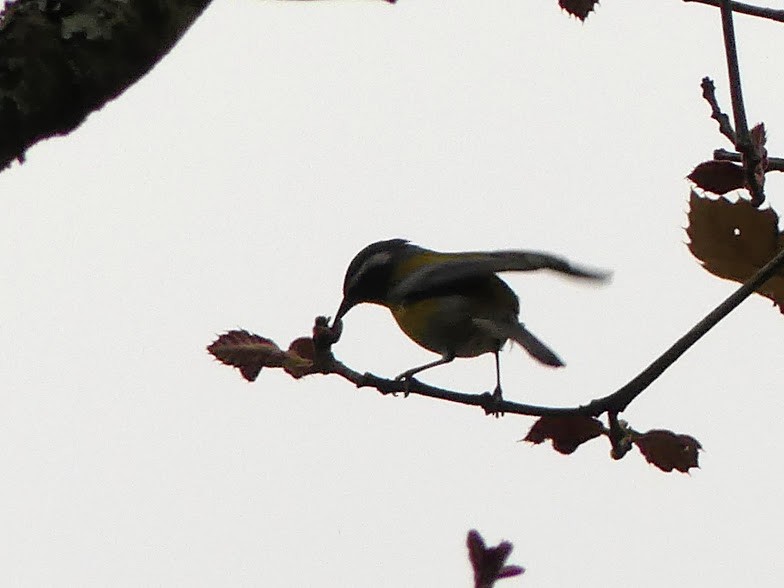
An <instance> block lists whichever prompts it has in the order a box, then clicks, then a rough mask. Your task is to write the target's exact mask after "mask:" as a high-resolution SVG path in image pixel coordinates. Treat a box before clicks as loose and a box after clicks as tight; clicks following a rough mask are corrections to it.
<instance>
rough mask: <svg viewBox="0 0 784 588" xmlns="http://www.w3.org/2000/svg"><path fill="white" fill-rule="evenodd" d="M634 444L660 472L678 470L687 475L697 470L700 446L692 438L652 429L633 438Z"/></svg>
mask: <svg viewBox="0 0 784 588" xmlns="http://www.w3.org/2000/svg"><path fill="white" fill-rule="evenodd" d="M634 444H635V445H636V446H637V448H638V449H639V450H640V453H642V454H643V455H644V456H645V459H646V460H648V463H651V464H653V465H655V466H656V467H657V468H659V469H660V470H662V471H665V472H671V471H672V470H678V471H679V472H683V473H687V472H688V471H689V470H690V469H691V468H698V467H700V466H699V463H698V457H699V450H700V449H702V445H700V442H699V441H697V440H696V439H695V438H694V437H691V436H689V435H678V434H676V433H673V432H672V431H665V430H662V429H653V430H651V431H648V432H647V433H642V434H640V435H636V436H635V437H634Z"/></svg>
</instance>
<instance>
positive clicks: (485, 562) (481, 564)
mask: <svg viewBox="0 0 784 588" xmlns="http://www.w3.org/2000/svg"><path fill="white" fill-rule="evenodd" d="M466 544H467V545H468V559H469V560H470V561H471V567H473V569H474V587H475V588H491V587H492V586H493V584H495V582H496V580H500V579H502V578H511V577H512V576H519V575H520V574H522V573H523V572H525V568H523V567H521V566H507V565H504V564H505V563H506V560H507V559H508V558H509V555H510V554H511V553H512V544H511V543H509V541H502V542H501V543H499V544H498V545H497V546H496V547H486V546H485V541H484V539H482V536H481V535H480V534H479V531H476V530H474V529H471V530H470V531H469V532H468V539H467V541H466Z"/></svg>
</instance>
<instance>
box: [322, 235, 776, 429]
mask: <svg viewBox="0 0 784 588" xmlns="http://www.w3.org/2000/svg"><path fill="white" fill-rule="evenodd" d="M782 266H784V249H782V250H781V251H780V252H779V253H778V254H777V255H776V256H775V257H774V258H773V259H771V260H770V261H769V262H768V263H767V264H766V265H765V267H763V268H762V269H761V270H759V271H758V272H757V273H756V274H754V276H752V278H751V279H749V280H748V281H747V282H746V283H745V284H743V285H742V286H741V287H740V288H738V289H737V290H736V291H735V292H734V293H733V294H731V295H730V296H729V297H728V298H727V299H726V300H724V302H722V303H721V304H719V305H718V306H717V307H716V308H715V309H714V310H712V311H711V312H710V313H708V315H707V316H705V318H703V319H702V320H701V321H700V322H698V323H697V324H696V325H695V326H694V327H693V328H692V329H690V330H689V331H688V332H687V333H686V334H685V335H683V337H681V338H680V339H678V340H677V341H676V342H675V343H674V344H673V345H672V346H671V347H670V348H669V349H667V351H665V352H664V353H663V354H662V355H661V356H660V357H658V358H657V359H656V360H654V361H653V363H651V364H650V365H649V366H648V367H647V368H645V369H644V370H643V371H642V372H640V374H639V375H637V376H636V377H634V378H633V379H632V380H631V381H629V382H628V383H627V384H625V385H624V386H622V387H621V388H619V389H618V390H617V391H616V392H614V393H612V394H610V395H609V396H605V397H603V398H598V399H596V400H593V401H591V402H590V403H589V404H587V405H583V406H577V407H572V408H557V407H547V406H536V405H531V404H520V403H517V402H510V401H508V400H503V401H500V402H499V401H497V400H496V399H495V398H494V397H493V395H492V394H490V393H489V392H485V393H483V394H466V393H463V392H454V391H451V390H445V389H443V388H437V387H434V386H428V385H427V384H423V383H422V382H420V381H419V380H416V379H412V380H409V381H408V382H401V381H397V380H388V379H384V378H379V377H378V376H374V375H372V374H368V373H366V374H361V373H359V372H356V371H354V370H352V369H351V368H349V367H347V366H346V365H345V364H343V363H341V362H340V361H338V360H336V359H335V358H334V357H333V356H332V352H331V351H330V347H331V345H332V343H334V342H335V341H336V340H337V339H336V337H335V336H334V335H332V334H330V330H329V328H328V327H327V326H326V324H327V320H326V319H325V318H324V317H318V318H317V319H316V326H315V327H314V337H313V341H314V345H315V349H316V357H315V359H314V365H313V368H314V369H313V370H312V371H313V372H320V373H324V374H337V375H339V376H340V377H342V378H345V379H346V380H348V381H349V382H352V383H353V384H355V385H356V386H357V387H358V388H361V387H365V386H370V387H373V388H375V389H376V390H378V391H379V392H381V393H382V394H396V393H402V394H416V395H419V396H427V397H429V398H437V399H439V400H446V401H449V402H457V403H459V404H465V405H469V406H480V407H482V409H483V410H484V411H485V413H486V414H495V413H497V412H501V413H509V414H520V415H527V416H594V417H597V416H600V415H601V414H603V413H605V412H610V413H612V414H613V417H612V418H613V419H615V420H616V421H617V414H618V413H620V412H623V411H624V410H625V409H626V407H628V406H629V404H630V403H631V402H632V401H633V400H634V399H635V398H637V396H639V395H640V394H641V393H642V392H643V391H644V390H645V389H647V388H648V386H650V385H651V384H652V383H653V382H654V381H656V379H658V378H659V376H661V375H662V374H663V373H664V371H665V370H666V369H667V368H668V367H670V366H671V365H672V364H673V363H675V361H676V360H677V359H678V358H679V357H680V356H681V355H683V354H684V353H685V352H686V351H687V350H688V349H689V348H690V347H691V346H692V345H694V344H695V343H696V342H697V341H698V340H699V339H700V338H702V336H703V335H705V334H706V333H707V332H708V331H710V330H711V329H712V328H713V327H714V326H716V325H717V324H718V323H719V321H721V320H722V319H723V318H724V317H725V316H727V315H728V314H729V313H730V312H732V311H733V310H734V309H735V308H736V307H738V306H739V305H740V303H741V302H743V301H744V300H745V299H746V298H748V297H749V296H751V295H752V294H753V293H754V292H755V291H756V290H757V289H758V288H759V287H760V286H762V285H763V284H764V283H765V282H766V281H768V280H769V279H770V278H771V277H773V274H775V273H776V272H777V271H778V270H779V268H781V267H782Z"/></svg>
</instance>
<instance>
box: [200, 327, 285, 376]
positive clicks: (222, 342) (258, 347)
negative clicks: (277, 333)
mask: <svg viewBox="0 0 784 588" xmlns="http://www.w3.org/2000/svg"><path fill="white" fill-rule="evenodd" d="M207 351H209V352H210V353H211V354H212V355H213V356H214V357H215V359H217V360H218V361H220V362H222V363H224V364H226V365H230V366H232V367H236V368H238V369H239V370H240V373H241V374H242V377H243V378H245V379H246V380H248V381H249V382H253V381H254V380H255V379H256V378H257V377H258V375H259V372H261V368H263V367H283V365H284V362H285V361H286V358H287V353H286V352H284V351H282V350H281V349H280V347H278V346H277V345H276V344H275V343H274V342H273V341H271V340H270V339H266V338H265V337H261V336H259V335H255V334H253V333H250V332H248V331H245V330H236V331H228V332H227V333H224V334H223V335H221V336H220V337H218V338H217V339H216V340H215V341H213V342H212V343H211V344H210V345H209V346H208V347H207Z"/></svg>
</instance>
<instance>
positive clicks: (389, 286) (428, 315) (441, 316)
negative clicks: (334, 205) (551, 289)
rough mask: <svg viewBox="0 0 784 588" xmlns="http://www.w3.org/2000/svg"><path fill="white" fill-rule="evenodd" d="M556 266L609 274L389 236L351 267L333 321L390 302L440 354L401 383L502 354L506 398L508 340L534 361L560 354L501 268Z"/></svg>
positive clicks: (528, 256) (574, 272) (529, 254)
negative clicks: (540, 334) (533, 324)
mask: <svg viewBox="0 0 784 588" xmlns="http://www.w3.org/2000/svg"><path fill="white" fill-rule="evenodd" d="M538 269H550V270H554V271H557V272H560V273H563V274H567V275H570V276H575V277H578V278H585V279H589V280H595V281H604V280H606V279H607V278H609V275H610V274H609V273H608V272H603V271H596V270H589V269H585V268H580V267H577V266H575V265H573V264H571V263H570V262H569V261H567V260H566V259H564V258H562V257H558V256H556V255H551V254H548V253H540V252H536V251H468V252H454V253H441V252H438V251H431V250H429V249H424V248H422V247H418V246H416V245H412V244H411V243H409V242H408V241H407V240H405V239H390V240H387V241H378V242H376V243H372V244H371V245H368V246H367V247H365V248H364V249H362V251H360V252H359V253H357V255H356V256H355V257H354V259H352V260H351V263H350V264H349V266H348V269H347V270H346V277H345V279H344V282H343V301H342V302H341V303H340V308H338V311H337V314H336V315H335V322H334V324H335V325H337V324H338V323H339V321H341V319H342V318H343V317H344V316H345V314H346V313H347V312H348V311H349V310H351V309H352V308H353V307H354V306H356V305H357V304H360V303H362V302H369V303H371V304H379V305H381V306H386V307H387V308H389V310H390V311H392V316H394V317H395V320H396V321H397V324H398V326H399V327H400V328H401V329H402V330H403V332H404V333H405V334H406V335H408V336H409V337H410V338H411V339H412V340H413V341H414V342H415V343H417V344H418V345H420V346H422V347H424V348H425V349H428V350H430V351H433V352H435V353H438V354H439V355H440V356H441V358H440V359H438V360H436V361H432V362H429V363H426V364H424V365H420V366H417V367H414V368H411V369H409V370H406V371H405V372H403V373H402V374H400V375H399V376H397V377H396V378H395V379H396V380H406V381H408V380H410V379H411V378H412V377H413V376H414V375H415V374H418V373H420V372H422V371H424V370H426V369H429V368H432V367H435V366H438V365H443V364H446V363H449V362H451V361H452V360H454V359H455V358H456V357H476V356H478V355H482V354H483V353H493V354H494V355H495V369H496V387H495V391H494V396H495V398H496V399H497V400H499V401H500V400H501V399H502V396H501V372H500V366H499V358H498V352H499V351H500V349H501V347H502V346H503V345H504V343H506V341H507V340H509V339H511V340H512V341H515V342H516V343H519V344H520V345H521V346H522V347H523V349H525V350H526V351H527V352H528V353H529V354H530V355H531V356H532V357H533V358H535V359H536V360H538V361H539V362H541V363H543V364H545V365H548V366H553V367H560V366H563V365H564V363H563V362H562V361H561V359H560V358H559V357H558V356H557V355H556V354H555V353H554V352H553V351H552V350H551V349H550V348H549V347H548V346H547V345H545V344H544V343H542V342H541V341H540V340H539V339H537V338H536V337H535V336H534V335H533V334H532V333H531V332H530V331H528V330H527V329H526V328H525V326H524V325H523V324H522V323H521V322H520V321H519V319H518V314H519V312H520V301H519V300H518V298H517V295H516V294H515V293H514V292H513V291H512V289H511V288H510V287H509V286H508V285H507V284H506V282H504V281H503V280H501V278H499V277H498V276H497V275H496V273H498V272H507V271H532V270H538Z"/></svg>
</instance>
